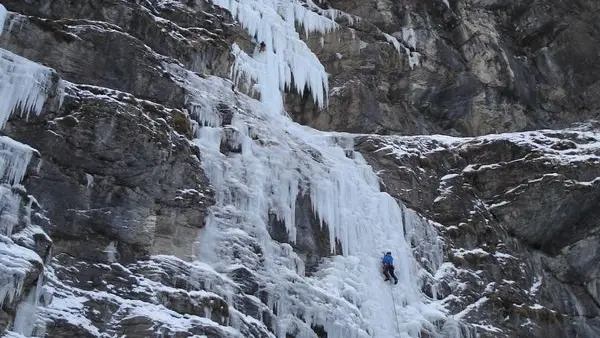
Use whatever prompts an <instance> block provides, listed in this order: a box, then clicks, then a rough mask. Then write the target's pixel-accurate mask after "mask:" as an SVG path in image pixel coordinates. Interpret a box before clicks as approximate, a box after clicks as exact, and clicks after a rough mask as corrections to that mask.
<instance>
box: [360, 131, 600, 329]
mask: <svg viewBox="0 0 600 338" xmlns="http://www.w3.org/2000/svg"><path fill="white" fill-rule="evenodd" d="M595 130H597V125H596V124H591V125H586V126H582V127H580V128H579V129H574V130H564V131H550V130H547V131H540V132H530V133H523V134H504V135H497V136H483V137H480V138H474V139H453V138H441V137H440V138H435V137H434V138H427V137H418V138H398V137H387V138H386V137H375V136H369V137H363V138H360V139H359V140H358V141H357V143H358V145H357V146H358V149H360V151H361V152H362V153H363V154H364V155H365V157H366V158H367V159H368V160H369V161H370V163H371V164H372V165H373V166H374V167H375V169H376V170H378V171H380V173H381V177H382V179H383V184H384V186H385V189H386V191H387V192H389V193H391V194H392V195H394V196H396V197H397V198H399V199H401V200H403V201H404V202H405V203H407V205H409V206H411V207H413V208H415V209H416V210H419V211H420V212H422V213H423V214H425V215H427V216H428V217H429V218H431V219H432V220H433V221H434V222H435V224H437V228H438V230H439V231H440V234H441V235H442V236H443V238H444V239H445V241H446V248H445V249H446V253H447V260H448V263H445V264H448V265H447V267H446V269H445V274H438V275H436V276H434V277H433V278H432V280H431V281H430V282H429V283H430V284H431V285H432V286H433V289H434V290H436V289H437V290H441V292H438V297H442V298H444V299H446V300H447V302H448V304H449V305H450V307H451V308H452V309H454V311H456V312H458V314H457V315H456V316H460V317H464V318H468V321H469V322H472V323H478V324H480V325H482V326H480V327H479V331H480V334H482V336H484V337H504V336H506V335H508V336H510V337H524V336H528V337H573V336H582V337H594V336H597V335H598V334H599V332H600V326H599V323H600V322H599V320H600V307H599V306H598V294H597V291H596V290H597V289H596V288H597V285H598V282H599V280H598V272H597V267H596V266H597V263H598V260H599V259H600V257H599V256H598V254H599V252H598V237H597V234H596V233H597V231H598V229H599V227H600V222H599V221H598V217H597V216H596V213H597V212H598V211H597V208H596V205H597V200H598V193H599V192H600V185H599V181H598V179H597V177H599V176H600V157H599V155H600V147H599V146H600V143H599V142H598V141H599V138H598V134H597V133H596V132H595ZM416 182H418V185H417V184H416ZM416 186H419V189H415V187H416ZM448 287H449V288H450V290H447V288H448ZM450 293H451V294H450ZM501 330H502V331H501Z"/></svg>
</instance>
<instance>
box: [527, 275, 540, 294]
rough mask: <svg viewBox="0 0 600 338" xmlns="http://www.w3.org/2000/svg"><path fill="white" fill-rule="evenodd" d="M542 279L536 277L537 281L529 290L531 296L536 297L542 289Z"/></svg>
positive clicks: (534, 281) (535, 280)
mask: <svg viewBox="0 0 600 338" xmlns="http://www.w3.org/2000/svg"><path fill="white" fill-rule="evenodd" d="M542 280H543V279H542V277H540V276H535V279H534V280H533V284H532V285H531V288H529V294H530V295H531V296H535V294H536V293H537V292H538V290H539V289H540V286H542Z"/></svg>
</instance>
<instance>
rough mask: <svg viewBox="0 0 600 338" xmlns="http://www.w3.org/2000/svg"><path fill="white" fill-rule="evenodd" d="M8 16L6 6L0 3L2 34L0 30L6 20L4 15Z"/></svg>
mask: <svg viewBox="0 0 600 338" xmlns="http://www.w3.org/2000/svg"><path fill="white" fill-rule="evenodd" d="M7 16H8V11H7V10H6V7H4V6H3V5H2V4H0V35H2V31H3V30H4V22H5V21H6V17H7Z"/></svg>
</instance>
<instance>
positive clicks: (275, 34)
mask: <svg viewBox="0 0 600 338" xmlns="http://www.w3.org/2000/svg"><path fill="white" fill-rule="evenodd" d="M214 3H215V4H217V5H219V6H221V7H223V8H225V9H227V10H229V11H230V12H231V14H232V15H233V17H234V18H235V19H237V20H238V21H239V22H240V24H241V25H242V27H244V28H245V29H246V30H247V31H248V34H250V36H253V37H256V40H257V41H261V42H264V43H265V44H266V50H265V51H262V52H258V53H256V55H254V56H253V57H250V56H249V55H247V54H246V53H245V52H244V51H242V50H241V49H240V48H239V47H238V46H237V45H235V44H234V46H233V55H234V56H235V59H236V60H235V65H234V67H233V71H232V73H233V74H232V75H233V78H234V80H235V82H236V83H238V81H240V80H241V79H242V78H243V76H245V77H246V79H245V80H246V81H256V82H257V86H256V87H257V88H256V89H257V90H258V92H259V93H260V97H261V101H262V102H263V103H264V104H265V105H266V106H267V108H268V109H269V111H271V112H272V113H275V114H279V113H282V111H283V99H282V91H283V90H284V89H285V88H286V87H290V86H291V85H292V78H293V79H294V85H295V87H296V90H297V91H298V92H299V93H302V92H303V91H304V88H305V87H308V88H309V90H310V91H311V94H312V95H313V99H314V101H315V103H316V104H317V106H319V107H324V106H325V105H326V98H327V95H328V80H327V73H326V72H325V68H324V67H323V65H322V64H321V63H320V62H319V60H318V59H317V57H316V55H315V54H314V53H313V52H312V51H311V50H310V49H309V48H308V46H307V45H306V43H304V41H302V40H301V39H300V36H299V34H298V32H296V28H295V23H299V24H300V25H301V26H302V27H303V28H304V30H305V34H309V33H310V32H320V33H323V34H325V33H327V32H329V31H331V30H333V29H335V28H336V27H337V24H336V23H335V21H333V20H332V19H331V18H330V17H328V16H327V15H330V14H331V13H336V12H330V11H324V10H321V9H320V8H318V7H317V6H316V5H314V4H312V6H311V5H310V4H309V7H312V8H311V9H313V10H315V11H317V12H313V11H312V10H309V9H307V8H305V7H304V6H302V4H301V3H299V2H297V1H284V2H281V1H274V0H266V1H260V2H259V1H248V0H215V1H214ZM242 75H243V76H242Z"/></svg>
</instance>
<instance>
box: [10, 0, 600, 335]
mask: <svg viewBox="0 0 600 338" xmlns="http://www.w3.org/2000/svg"><path fill="white" fill-rule="evenodd" d="M2 3H3V4H4V5H5V6H6V7H7V8H8V9H9V10H10V11H12V12H14V13H11V14H10V15H9V17H8V20H7V24H6V26H5V31H4V33H3V34H2V35H1V36H0V47H2V48H6V49H8V50H11V51H13V52H15V53H17V54H20V55H23V56H25V57H27V58H29V59H31V60H34V61H36V62H39V63H42V64H45V65H47V66H50V67H53V68H55V69H56V71H57V73H58V76H60V77H61V78H62V79H64V80H65V85H66V96H65V98H64V102H63V104H62V106H61V107H60V108H58V104H57V102H56V101H57V98H56V97H52V93H50V94H51V95H50V96H51V97H50V99H49V101H48V103H47V105H46V106H45V108H44V113H43V114H42V115H41V116H39V117H33V116H32V117H30V118H29V119H28V120H24V119H21V118H13V119H11V121H10V122H9V123H8V125H7V126H6V128H5V129H4V130H3V133H4V134H6V135H8V136H10V137H12V138H14V139H15V140H18V141H21V142H23V143H25V144H28V145H30V146H32V147H34V148H35V149H37V151H38V152H36V153H35V155H34V159H33V161H32V163H31V164H30V166H29V169H28V171H27V175H26V177H25V180H24V181H23V184H24V188H23V189H22V190H20V191H19V193H20V194H21V195H23V200H22V202H21V206H20V212H19V219H20V220H22V221H20V223H19V226H18V227H17V228H16V229H15V230H14V231H13V235H12V237H11V238H12V239H11V241H12V242H8V241H7V242H6V243H8V244H7V246H8V245H10V246H13V245H14V247H12V248H13V249H12V250H13V251H15V252H16V251H18V250H20V248H22V247H25V248H29V249H31V250H32V252H35V253H36V254H37V257H36V256H32V257H30V258H31V259H25V260H24V261H22V262H21V263H22V264H23V265H26V266H27V267H28V270H27V274H26V276H25V279H24V281H25V282H24V287H23V290H24V292H22V293H21V294H19V295H18V296H16V297H15V298H14V299H13V300H12V301H9V302H5V303H4V304H3V306H2V311H0V329H4V328H6V327H9V326H10V325H12V324H13V322H14V321H15V315H16V312H17V307H18V304H19V302H21V301H22V300H23V299H25V297H27V296H28V295H29V294H30V292H32V290H36V283H37V282H38V281H39V280H40V279H39V278H40V276H42V272H43V270H44V269H43V265H44V264H43V263H44V261H46V260H47V259H50V258H51V257H52V259H51V261H49V262H48V263H47V264H46V268H45V272H44V276H45V280H46V285H45V287H44V289H43V290H41V291H40V292H42V295H38V296H39V297H38V298H39V299H38V300H39V302H40V303H42V304H44V305H48V304H50V299H49V298H50V296H49V295H50V294H53V299H52V302H51V305H50V306H46V307H40V311H41V314H42V316H43V318H45V319H46V320H47V322H46V323H43V324H44V325H37V326H36V329H37V328H41V327H43V326H45V327H46V334H47V336H49V337H75V336H77V337H98V336H102V335H105V336H123V335H125V336H127V337H148V336H152V335H156V334H159V335H162V336H164V337H188V336H193V335H197V336H200V335H204V336H207V337H230V336H232V333H231V330H230V326H233V325H234V324H235V326H236V327H237V328H239V330H240V331H241V332H242V334H243V336H245V337H272V335H273V331H274V328H273V326H272V325H273V322H274V321H273V318H274V317H276V316H277V315H278V314H277V311H276V305H273V302H274V300H273V299H270V298H269V296H270V295H269V294H268V291H269V290H268V288H267V287H271V288H274V287H275V286H273V285H265V283H263V282H262V281H260V280H258V279H257V278H256V271H253V270H251V269H250V268H248V266H250V267H253V268H254V267H256V268H257V269H258V268H260V267H261V264H262V259H263V257H262V256H263V252H262V251H261V248H260V246H259V244H260V243H258V240H257V239H255V238H252V239H248V238H242V237H241V238H242V239H240V241H239V243H238V242H236V243H235V246H233V248H232V249H231V250H232V252H233V253H235V254H237V255H240V252H241V253H242V254H241V256H244V257H236V259H239V261H240V262H241V263H246V261H252V264H254V265H252V264H248V266H244V265H242V264H240V265H238V266H235V267H232V268H230V269H228V270H226V271H224V272H223V271H219V272H216V271H214V269H213V268H212V267H210V266H206V265H203V264H200V263H190V262H186V261H188V260H190V259H191V258H193V257H194V254H195V252H194V249H195V248H196V246H197V243H195V240H196V235H197V232H198V230H199V229H200V228H202V227H203V226H204V218H205V216H206V214H207V209H208V208H209V207H210V206H211V205H212V204H213V203H214V200H213V192H212V189H211V187H209V185H208V179H207V178H206V177H205V174H204V172H203V171H202V169H201V167H200V165H201V163H200V160H199V158H200V154H199V153H198V149H197V147H196V146H194V145H193V144H192V143H191V142H190V139H191V137H192V134H193V132H194V129H195V127H196V126H197V122H196V121H199V120H200V119H199V118H198V117H197V116H194V111H193V108H194V107H190V105H189V102H188V99H189V97H188V94H189V93H188V92H186V90H189V87H190V84H189V83H185V77H183V76H180V75H181V74H180V73H178V72H176V71H174V69H180V68H177V67H179V66H181V67H182V68H186V69H189V70H190V71H191V72H195V73H198V74H200V75H201V76H208V75H216V76H221V77H227V76H228V73H229V69H230V66H231V64H232V61H233V60H232V56H231V53H230V52H231V51H230V47H231V43H232V42H234V41H235V42H237V43H239V44H240V45H241V46H242V48H245V49H247V50H249V49H250V48H251V44H250V43H249V41H250V40H249V37H248V36H246V35H245V34H242V33H241V31H240V30H239V28H238V27H237V26H236V25H233V24H232V21H231V19H230V17H229V16H228V15H227V14H226V13H225V12H224V11H223V10H221V9H218V8H216V7H215V6H213V5H211V4H210V3H209V2H205V1H185V2H183V1H182V2H177V1H144V2H140V1H120V0H110V1H99V0H82V1H75V2H73V1H68V0H54V1H50V0H2ZM182 3H183V4H182ZM323 5H324V6H328V5H331V6H333V7H335V8H339V9H342V10H344V11H346V12H348V13H350V14H352V15H355V16H356V17H354V19H355V20H351V19H350V18H349V17H342V18H340V20H339V22H340V24H341V27H340V29H339V30H337V31H335V32H332V33H331V34H328V35H326V36H323V37H321V36H318V35H311V36H309V38H308V39H307V41H308V43H309V44H310V45H311V48H312V49H313V50H314V51H315V52H316V53H317V54H318V56H319V58H320V59H321V61H322V62H323V63H324V65H325V66H326V68H327V70H328V72H329V73H330V74H331V77H330V97H329V107H328V108H327V109H325V110H323V111H317V110H316V109H315V107H314V105H313V104H312V99H311V98H310V97H309V95H308V94H307V95H305V96H304V97H297V96H296V95H292V94H290V95H289V96H288V97H287V101H286V102H287V105H288V110H289V111H290V112H291V114H292V115H293V117H294V118H295V119H296V120H297V121H299V122H301V123H303V124H308V125H310V126H313V127H315V128H318V129H327V130H338V131H352V132H361V133H363V132H377V133H381V134H386V133H400V134H429V133H444V134H451V135H461V136H465V135H480V134H486V133H491V132H500V131H514V130H524V129H533V128H539V127H562V126H565V125H567V124H569V123H571V122H576V121H584V120H587V119H589V118H591V117H594V116H595V115H596V114H597V111H598V108H599V105H600V101H598V97H599V96H598V94H599V87H598V85H597V79H598V76H599V75H600V74H599V72H600V68H598V65H597V62H595V61H596V57H597V54H598V52H599V48H600V43H599V42H598V41H599V39H598V37H599V36H600V32H599V31H598V26H597V25H596V24H595V21H594V20H595V16H597V13H598V10H599V8H598V5H597V4H596V3H595V2H593V1H591V0H581V1H576V2H568V3H567V2H563V1H557V0H555V1H551V0H539V1H533V2H531V1H518V2H512V3H511V4H508V5H507V4H504V3H501V2H499V1H466V0H465V1H463V0H458V1H449V6H446V4H445V2H444V1H442V0H427V1H396V2H392V1H380V0H378V1H362V2H352V1H350V2H348V1H337V0H334V1H330V2H329V3H325V4H323ZM411 29H412V30H411ZM413 32H414V34H413ZM384 33H388V34H390V35H391V36H394V37H396V38H398V40H399V41H400V46H399V50H396V49H395V48H394V46H393V44H392V43H390V37H389V36H388V37H386V35H385V34H384ZM321 38H322V39H321ZM58 76H55V77H56V79H55V80H58ZM185 107H187V108H192V109H190V111H191V113H190V112H188V110H187V109H184V108H185ZM243 108H244V107H234V106H233V104H232V102H227V103H225V104H222V105H219V106H218V107H217V110H218V112H219V114H220V116H221V117H222V121H220V122H221V124H222V126H225V127H226V128H225V133H226V135H225V136H226V137H225V138H224V141H231V142H223V143H222V144H221V148H220V151H221V153H223V154H236V153H239V152H240V147H241V145H240V144H239V143H236V142H235V140H236V133H237V132H239V131H236V130H235V127H234V126H233V125H232V116H233V115H234V113H233V110H234V109H243ZM190 115H191V116H190ZM597 129H598V126H597V125H596V124H589V125H587V126H584V127H581V128H580V129H572V130H563V131H541V132H531V133H522V134H504V135H499V136H488V137H481V138H474V139H458V138H456V139H454V138H443V137H431V138H428V137H406V138H402V137H385V136H361V137H357V139H356V148H357V150H359V151H360V152H361V153H362V154H363V155H364V157H365V158H366V159H367V160H368V161H369V163H370V164H371V165H372V166H373V167H374V169H376V171H377V172H378V174H379V176H380V177H381V185H382V188H383V189H384V190H385V191H387V192H388V193H390V194H391V195H392V196H394V197H396V198H397V199H399V200H401V201H403V202H404V203H405V204H406V205H407V206H408V207H410V208H412V209H414V210H417V211H419V212H420V213H421V214H422V215H424V216H426V217H427V218H429V219H430V220H431V221H430V224H432V225H434V226H435V227H436V229H437V230H438V231H439V233H440V235H441V236H442V238H443V239H444V243H445V248H444V249H445V252H446V256H445V257H444V258H445V261H446V262H445V263H443V265H442V268H441V269H440V270H438V271H437V273H436V271H434V270H433V269H429V272H430V275H424V276H422V278H423V292H424V293H425V294H427V295H428V296H429V297H431V298H432V299H439V300H441V301H442V303H443V304H444V305H446V307H447V308H448V309H449V311H450V312H451V313H452V314H453V316H454V317H455V319H461V320H464V321H466V322H468V323H471V324H473V325H474V327H475V328H477V330H478V333H479V334H480V335H481V336H483V337H505V336H509V337H525V336H527V337H573V336H581V337H596V336H600V320H599V318H600V317H599V311H600V309H599V307H598V304H600V294H599V292H600V291H599V290H600V271H598V261H599V260H600V252H599V250H598V247H599V246H598V244H599V240H600V237H598V234H597V233H598V227H599V226H600V224H599V223H598V221H597V219H598V216H599V215H598V213H599V212H598V211H597V208H596V206H597V203H598V200H599V199H600V190H599V189H600V183H599V181H598V180H597V179H596V178H597V177H600V172H599V171H600V160H599V158H600V145H598V143H599V142H600V140H599V138H598V137H597V135H596V134H594V130H597ZM261 141H264V142H274V141H273V140H270V139H265V140H261ZM34 197H35V198H34ZM296 208H297V213H296V215H295V216H296V217H295V221H296V223H297V230H298V235H297V240H296V242H293V243H290V246H289V247H290V248H291V249H290V250H292V249H293V250H294V251H296V252H297V253H298V254H299V255H300V257H301V258H302V259H303V260H304V264H305V267H306V274H307V275H310V274H312V273H314V272H315V271H316V270H318V269H317V268H318V265H319V263H320V262H321V258H322V257H325V256H328V255H330V254H331V251H332V250H331V249H332V248H331V245H330V243H329V242H328V241H327V240H326V239H327V238H328V237H329V234H328V230H327V228H326V227H324V228H323V227H321V225H320V223H319V220H318V219H317V218H316V217H315V214H314V211H313V208H312V206H311V201H310V200H309V198H308V197H307V196H302V198H300V199H299V200H298V201H297V203H296ZM23 219H26V221H24V220H23ZM270 226H271V228H270V235H271V237H272V238H274V239H276V240H278V241H280V242H282V243H287V242H289V239H288V238H287V234H286V233H285V228H284V227H283V226H282V225H281V224H280V223H279V222H278V220H276V219H274V218H273V219H271V222H270ZM42 229H43V230H45V231H46V232H47V233H48V234H49V235H50V236H51V238H50V237H48V236H47V235H46V234H45V232H44V231H42ZM411 231H425V230H423V229H418V230H415V229H412V230H411ZM2 243H3V242H1V241H0V244H2ZM411 244H412V245H413V249H414V251H415V252H416V253H417V255H418V257H420V258H422V259H423V260H424V262H423V263H422V264H423V265H424V266H427V267H430V266H431V265H433V263H431V262H430V260H431V259H430V257H429V256H428V252H427V249H426V248H427V245H426V244H427V243H419V242H416V241H415V242H412V243H411ZM287 247H288V246H286V247H285V248H287ZM225 249H229V248H225ZM225 249H224V250H225ZM51 251H52V255H51ZM340 251H341V250H340V249H339V248H336V252H338V253H339V252H340ZM162 254H164V255H165V256H163V255H162ZM166 255H169V256H166ZM281 255H282V256H283V255H284V254H283V253H282V254H281ZM174 256H175V257H174ZM287 258H288V257H287V256H286V257H284V258H283V259H287ZM11 259H12V258H11ZM294 282H296V281H294ZM303 287H306V285H304V284H302V283H301V282H298V288H300V289H301V288H303ZM307 289H308V288H307ZM292 296H297V295H292ZM323 298H324V299H327V298H326V297H323ZM275 301H276V300H275ZM303 301H306V300H303ZM350 301H351V300H350ZM350 315H351V314H350ZM37 324H40V323H37ZM309 329H310V330H311V331H310V332H311V333H314V334H315V335H316V336H318V337H325V336H326V334H325V333H324V329H323V328H322V327H319V326H317V325H315V326H314V327H309ZM38 333H39V332H38ZM425 334H426V333H425ZM425 334H424V336H425Z"/></svg>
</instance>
